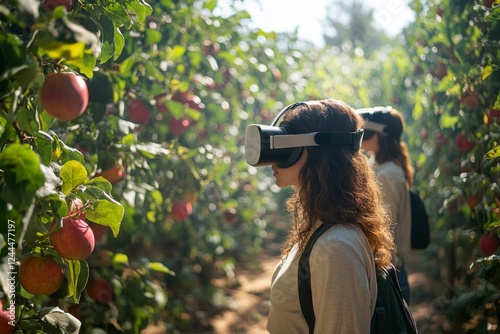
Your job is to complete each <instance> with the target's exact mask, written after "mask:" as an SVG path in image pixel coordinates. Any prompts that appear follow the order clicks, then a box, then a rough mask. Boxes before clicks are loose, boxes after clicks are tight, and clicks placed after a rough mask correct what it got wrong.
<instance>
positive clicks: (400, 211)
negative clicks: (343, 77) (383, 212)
mask: <svg viewBox="0 0 500 334" xmlns="http://www.w3.org/2000/svg"><path fill="white" fill-rule="evenodd" d="M359 112H360V114H361V115H362V116H363V118H364V119H365V120H366V124H365V126H364V129H365V135H364V138H363V149H364V150H365V151H367V152H369V153H370V154H371V155H372V156H373V157H374V159H375V161H374V163H375V169H376V174H377V178H378V180H379V181H380V184H381V186H382V192H383V194H384V202H385V203H386V204H387V205H388V209H389V211H390V213H391V216H392V221H393V222H394V241H395V244H396V248H397V256H393V264H394V265H395V266H396V268H397V269H398V280H399V284H400V286H401V291H402V293H403V297H404V299H405V300H406V302H407V303H408V304H410V286H409V284H408V277H407V273H406V270H405V266H404V259H405V256H407V255H408V253H409V252H410V251H411V206H410V195H409V188H410V186H411V184H412V181H413V168H412V166H411V160H410V157H409V154H408V149H407V147H406V144H405V143H404V142H403V141H401V135H402V133H403V128H404V120H403V116H402V115H401V113H400V112H399V111H397V110H396V109H392V108H391V107H377V108H371V109H361V110H359Z"/></svg>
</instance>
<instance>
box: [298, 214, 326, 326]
mask: <svg viewBox="0 0 500 334" xmlns="http://www.w3.org/2000/svg"><path fill="white" fill-rule="evenodd" d="M330 227H332V225H331V224H326V223H323V224H321V226H319V227H318V228H317V229H316V230H315V231H314V232H313V234H312V235H311V237H310V238H309V240H308V241H307V244H306V247H305V248H304V251H303V252H302V255H301V256H300V260H299V269H298V288H299V300H300V308H301V309H302V314H303V315H304V318H305V319H306V322H307V325H308V326H309V333H310V334H312V333H314V324H315V323H316V317H315V316H314V309H313V304H312V292H311V269H310V267H309V255H311V250H312V248H313V246H314V243H315V242H316V240H318V238H319V237H320V236H321V235H322V234H323V233H324V232H325V231H326V230H328V229H329V228H330Z"/></svg>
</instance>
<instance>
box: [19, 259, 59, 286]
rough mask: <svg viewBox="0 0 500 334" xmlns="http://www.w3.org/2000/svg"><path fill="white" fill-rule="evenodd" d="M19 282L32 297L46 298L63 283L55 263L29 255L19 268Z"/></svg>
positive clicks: (57, 265)
mask: <svg viewBox="0 0 500 334" xmlns="http://www.w3.org/2000/svg"><path fill="white" fill-rule="evenodd" d="M18 275H19V276H18V277H19V282H20V283H21V285H22V286H23V288H24V290H26V291H28V292H29V293H31V294H33V295H42V296H48V295H50V294H52V293H54V292H56V291H57V290H58V289H59V288H60V287H61V284H62V282H63V278H64V273H63V270H62V269H61V267H60V266H59V264H57V262H56V261H54V260H52V259H51V258H48V257H42V256H40V255H38V254H29V255H28V256H26V257H25V258H24V259H23V260H22V261H21V264H20V266H19V272H18Z"/></svg>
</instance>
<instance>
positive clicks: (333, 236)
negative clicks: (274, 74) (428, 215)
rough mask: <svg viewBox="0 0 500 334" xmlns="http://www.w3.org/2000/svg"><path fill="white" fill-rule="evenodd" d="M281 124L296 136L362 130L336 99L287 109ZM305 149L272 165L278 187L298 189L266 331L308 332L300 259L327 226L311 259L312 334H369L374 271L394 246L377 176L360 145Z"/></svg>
mask: <svg viewBox="0 0 500 334" xmlns="http://www.w3.org/2000/svg"><path fill="white" fill-rule="evenodd" d="M283 120H284V122H282V124H284V126H285V127H286V128H287V129H289V131H290V132H291V133H295V134H297V133H298V134H307V133H313V132H328V133H330V132H334V133H351V134H352V133H358V131H359V129H360V128H361V127H362V125H363V119H362V118H361V117H360V116H359V115H357V114H356V113H355V112H354V111H353V110H352V109H351V108H350V107H349V106H348V105H346V104H345V103H343V102H342V101H339V100H334V99H327V100H321V101H308V102H302V103H297V104H294V105H292V106H290V107H288V108H286V109H285V110H284V112H283ZM277 125H279V126H281V125H280V123H278V124H277ZM290 129H291V130H290ZM332 138H334V136H332ZM304 146H307V147H305V148H303V149H301V152H302V154H301V155H299V158H298V160H297V161H296V162H295V163H294V164H292V165H291V166H283V165H282V164H279V163H274V164H273V165H272V169H273V171H274V176H275V178H276V184H277V185H278V186H279V187H281V188H283V187H288V186H291V187H293V188H294V194H293V195H292V196H291V197H290V198H289V199H288V200H287V208H288V210H289V212H290V213H291V216H292V218H293V220H292V225H291V229H290V231H289V235H288V238H287V240H286V241H285V243H284V245H283V246H284V247H283V252H282V260H281V261H280V262H279V263H278V265H277V266H276V268H275V271H274V273H273V277H272V286H271V309H270V313H269V319H268V324H267V329H268V331H269V332H270V333H273V334H275V333H286V334H289V333H308V332H309V330H308V326H307V323H306V320H305V318H304V317H303V315H302V313H301V307H300V303H299V297H298V290H297V284H298V280H297V274H298V272H297V270H298V261H299V258H300V255H301V252H302V251H303V249H304V247H305V245H306V243H307V241H308V239H309V237H310V235H311V233H312V232H313V231H314V230H315V229H316V228H317V227H318V226H319V225H321V224H322V223H327V224H330V225H332V227H331V228H330V229H329V230H327V231H326V232H325V233H324V234H322V235H321V236H320V238H319V239H318V241H317V242H316V243H315V244H314V246H313V249H312V252H311V255H310V272H311V290H312V302H313V309H314V315H315V318H316V323H315V333H350V334H351V333H369V332H370V320H371V318H372V315H373V312H374V308H375V301H376V294H377V293H376V291H377V283H376V268H377V267H381V266H385V265H387V264H388V263H389V262H390V261H391V253H392V251H393V249H394V244H393V239H392V232H391V230H390V224H389V223H388V222H389V216H388V214H387V212H386V211H385V209H384V208H383V206H382V205H381V202H382V198H381V194H380V191H379V188H378V184H377V182H376V178H375V174H374V172H373V170H372V169H371V168H370V166H369V164H368V161H367V159H366V157H365V156H364V155H363V154H362V153H361V152H360V150H359V145H358V146H357V147H356V146H353V145H351V144H345V145H343V144H339V145H336V144H332V145H320V146H309V145H304ZM280 166H281V167H280Z"/></svg>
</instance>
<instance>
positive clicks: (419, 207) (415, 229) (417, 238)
mask: <svg viewBox="0 0 500 334" xmlns="http://www.w3.org/2000/svg"><path fill="white" fill-rule="evenodd" d="M410 203H411V248H412V249H425V248H426V247H427V246H428V245H429V243H430V228H429V217H428V216H427V211H426V210H425V205H424V202H423V201H422V199H421V198H420V195H419V194H418V192H417V191H415V190H410Z"/></svg>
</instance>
